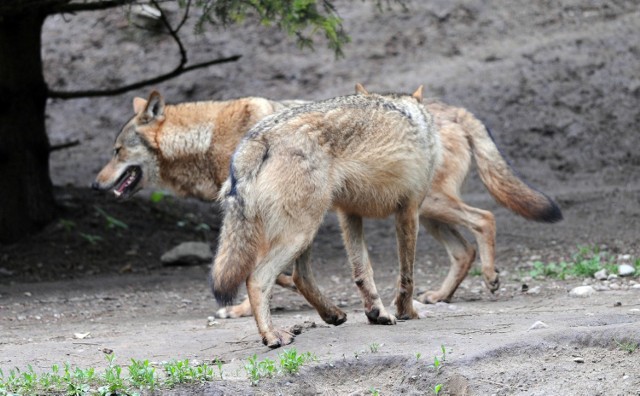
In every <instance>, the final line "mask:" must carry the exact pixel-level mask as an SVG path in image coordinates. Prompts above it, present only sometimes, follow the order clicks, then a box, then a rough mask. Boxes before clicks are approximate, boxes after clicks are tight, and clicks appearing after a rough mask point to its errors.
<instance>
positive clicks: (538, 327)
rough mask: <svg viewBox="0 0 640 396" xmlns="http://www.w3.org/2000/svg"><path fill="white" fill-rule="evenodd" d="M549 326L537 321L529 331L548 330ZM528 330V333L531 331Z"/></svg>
mask: <svg viewBox="0 0 640 396" xmlns="http://www.w3.org/2000/svg"><path fill="white" fill-rule="evenodd" d="M548 327H549V325H548V324H546V323H544V322H543V321H540V320H539V321H537V322H535V323H534V324H532V325H531V327H529V330H538V329H546V328H548ZM529 330H527V331H529Z"/></svg>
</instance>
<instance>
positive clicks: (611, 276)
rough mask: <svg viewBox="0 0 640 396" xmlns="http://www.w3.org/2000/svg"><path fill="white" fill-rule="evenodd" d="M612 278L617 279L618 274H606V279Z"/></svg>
mask: <svg viewBox="0 0 640 396" xmlns="http://www.w3.org/2000/svg"><path fill="white" fill-rule="evenodd" d="M614 279H618V275H616V274H609V276H607V280H614Z"/></svg>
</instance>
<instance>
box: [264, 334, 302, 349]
mask: <svg viewBox="0 0 640 396" xmlns="http://www.w3.org/2000/svg"><path fill="white" fill-rule="evenodd" d="M294 338H295V336H294V335H293V334H291V333H289V332H288V331H286V330H274V331H272V332H269V333H267V334H265V335H264V336H263V337H262V343H263V344H264V345H266V346H268V347H269V348H271V349H275V348H280V347H281V346H284V345H289V344H291V343H292V342H293V339H294Z"/></svg>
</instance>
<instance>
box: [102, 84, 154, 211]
mask: <svg viewBox="0 0 640 396" xmlns="http://www.w3.org/2000/svg"><path fill="white" fill-rule="evenodd" d="M164 107H165V103H164V99H163V98H162V95H160V94H159V93H158V92H156V91H153V92H151V94H150V95H149V98H148V99H146V100H145V99H142V98H135V99H134V100H133V110H134V112H135V116H134V117H133V118H132V119H131V120H130V121H129V122H127V123H126V124H125V126H124V127H123V128H122V130H121V131H120V133H119V134H118V136H117V137H116V140H115V143H114V146H113V155H112V157H111V160H110V161H109V163H107V165H105V167H104V168H102V170H101V171H100V173H98V176H96V179H95V181H94V182H93V183H92V185H91V187H92V188H94V189H96V190H101V191H106V190H112V191H113V194H114V195H115V196H116V198H119V199H126V198H129V197H131V196H132V195H133V194H135V193H136V192H138V191H140V190H141V189H142V188H143V187H146V186H153V185H157V183H158V180H159V179H158V175H159V165H158V153H157V152H158V142H157V139H156V134H157V132H158V131H159V130H160V128H161V126H162V123H163V122H164V119H165V115H164Z"/></svg>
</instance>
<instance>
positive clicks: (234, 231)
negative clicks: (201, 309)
mask: <svg viewBox="0 0 640 396" xmlns="http://www.w3.org/2000/svg"><path fill="white" fill-rule="evenodd" d="M224 205H225V216H224V223H223V225H222V230H221V231H220V239H219V241H218V252H217V253H216V258H215V261H214V263H213V266H212V267H211V278H210V282H211V290H212V291H213V295H214V296H215V298H216V300H217V301H218V303H219V304H222V305H228V304H230V303H231V302H232V301H233V298H234V297H235V296H236V294H237V293H238V288H239V287H240V285H241V284H242V283H243V282H245V281H246V280H247V278H248V277H249V275H250V274H251V271H252V270H253V268H254V267H255V265H256V258H257V257H256V255H257V251H258V246H259V244H260V241H261V239H262V232H261V229H262V227H261V224H260V223H259V222H257V221H255V220H249V219H247V218H245V214H244V213H243V202H242V200H241V199H240V198H239V197H237V196H235V195H232V196H227V197H226V198H225V199H224Z"/></svg>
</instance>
